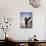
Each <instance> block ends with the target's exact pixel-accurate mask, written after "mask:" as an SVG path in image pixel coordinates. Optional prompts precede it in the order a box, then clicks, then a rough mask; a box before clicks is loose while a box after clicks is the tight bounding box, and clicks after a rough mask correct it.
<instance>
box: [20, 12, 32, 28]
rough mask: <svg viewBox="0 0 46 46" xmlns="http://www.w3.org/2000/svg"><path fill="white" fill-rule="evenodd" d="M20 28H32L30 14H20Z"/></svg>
mask: <svg viewBox="0 0 46 46" xmlns="http://www.w3.org/2000/svg"><path fill="white" fill-rule="evenodd" d="M20 27H21V28H32V12H20Z"/></svg>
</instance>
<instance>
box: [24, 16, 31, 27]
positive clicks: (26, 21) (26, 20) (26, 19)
mask: <svg viewBox="0 0 46 46" xmlns="http://www.w3.org/2000/svg"><path fill="white" fill-rule="evenodd" d="M30 19H31V16H30V17H28V18H27V17H25V18H24V20H25V26H26V27H28V21H29V20H30Z"/></svg>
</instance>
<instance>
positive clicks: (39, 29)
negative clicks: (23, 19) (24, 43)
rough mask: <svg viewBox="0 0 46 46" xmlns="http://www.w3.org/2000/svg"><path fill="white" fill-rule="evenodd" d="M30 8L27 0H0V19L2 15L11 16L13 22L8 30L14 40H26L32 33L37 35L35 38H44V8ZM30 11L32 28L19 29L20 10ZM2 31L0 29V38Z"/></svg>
mask: <svg viewBox="0 0 46 46" xmlns="http://www.w3.org/2000/svg"><path fill="white" fill-rule="evenodd" d="M44 7H45V6H44ZM44 7H42V8H41V7H40V8H32V7H31V6H30V4H29V1H28V0H0V19H1V18H2V17H4V16H6V17H12V18H13V20H12V21H13V22H12V26H11V28H10V31H8V32H7V33H8V34H10V37H13V39H16V40H28V39H29V37H32V36H33V35H34V34H36V35H37V39H39V40H45V39H46V38H45V37H46V36H45V34H46V33H45V30H46V28H45V27H46V26H45V24H46V23H45V21H46V20H45V16H46V13H45V12H46V8H44ZM21 11H30V12H32V13H33V28H32V29H21V28H20V12H21ZM2 33H3V31H1V30H0V35H1V36H0V39H4V37H2V36H3V35H4V33H3V34H2Z"/></svg>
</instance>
